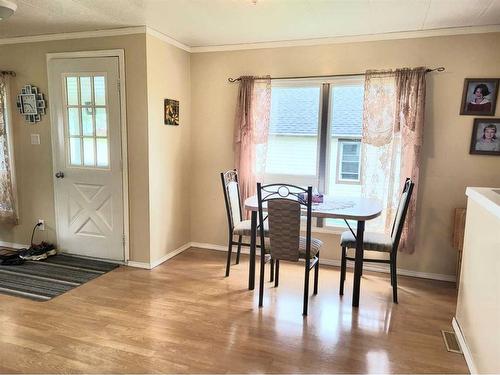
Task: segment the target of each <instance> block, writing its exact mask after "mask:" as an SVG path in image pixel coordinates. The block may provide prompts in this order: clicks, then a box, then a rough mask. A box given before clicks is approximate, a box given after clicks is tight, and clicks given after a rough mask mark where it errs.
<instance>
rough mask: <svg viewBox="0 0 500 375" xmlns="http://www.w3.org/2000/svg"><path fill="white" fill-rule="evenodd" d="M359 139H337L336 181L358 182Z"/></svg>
mask: <svg viewBox="0 0 500 375" xmlns="http://www.w3.org/2000/svg"><path fill="white" fill-rule="evenodd" d="M360 158H361V141H360V140H345V139H340V140H339V156H338V174H337V181H338V182H339V183H343V182H353V183H359V181H360V173H361V169H360V167H361V160H360Z"/></svg>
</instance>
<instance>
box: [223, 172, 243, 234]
mask: <svg viewBox="0 0 500 375" xmlns="http://www.w3.org/2000/svg"><path fill="white" fill-rule="evenodd" d="M220 178H221V182H222V189H223V191H224V202H225V203H226V214H227V221H228V225H229V230H230V232H231V233H232V232H233V229H234V227H235V226H236V225H238V224H239V223H240V222H241V221H242V220H243V219H242V212H241V201H240V185H239V184H238V172H237V171H236V169H230V170H229V171H226V172H221V174H220Z"/></svg>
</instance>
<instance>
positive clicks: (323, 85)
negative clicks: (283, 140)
mask: <svg viewBox="0 0 500 375" xmlns="http://www.w3.org/2000/svg"><path fill="white" fill-rule="evenodd" d="M271 85H272V88H274V87H313V86H316V85H318V86H319V89H320V98H319V109H318V111H319V112H318V115H319V116H318V145H317V150H318V152H317V155H316V157H317V161H316V168H317V170H316V175H288V174H265V173H264V174H263V175H262V176H260V177H261V178H262V180H263V181H264V183H279V182H283V181H287V182H289V183H291V184H295V185H312V186H313V187H317V189H318V191H319V192H320V193H322V192H325V191H327V190H328V181H330V163H331V160H330V158H329V157H328V155H330V150H331V143H332V142H331V138H332V134H331V114H332V113H333V108H332V100H330V97H331V93H332V89H333V88H334V87H335V86H359V85H362V86H363V85H364V77H362V76H346V77H341V78H331V79H324V78H307V79H283V80H273V81H272V83H271ZM325 111H326V114H324V112H325ZM349 138H350V139H357V140H360V136H359V135H355V136H352V137H350V136H340V137H339V141H340V140H341V139H342V140H344V139H345V140H347V139H349ZM361 152H362V148H361V149H360V163H359V177H360V180H359V182H358V181H353V180H343V181H339V182H341V183H342V184H351V185H359V184H361V168H362V166H361V157H362V155H361ZM336 162H337V163H338V162H339V157H338V156H337V160H336ZM336 170H337V172H336V173H337V176H338V171H339V168H338V167H337V168H336ZM337 176H336V179H337ZM353 224H354V223H353ZM352 226H353V225H352V224H351V227H352ZM354 227H355V224H354ZM345 228H347V226H346V225H343V226H330V225H324V224H323V220H322V219H318V220H317V226H315V227H314V228H313V231H315V232H329V233H332V232H333V233H342V232H343V231H344V230H345Z"/></svg>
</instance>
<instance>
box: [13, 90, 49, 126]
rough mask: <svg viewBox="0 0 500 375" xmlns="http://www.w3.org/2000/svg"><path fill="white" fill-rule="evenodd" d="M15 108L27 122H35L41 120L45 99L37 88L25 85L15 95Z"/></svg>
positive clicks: (43, 113)
mask: <svg viewBox="0 0 500 375" xmlns="http://www.w3.org/2000/svg"><path fill="white" fill-rule="evenodd" d="M17 109H18V110H19V113H20V114H22V115H23V116H24V118H25V120H26V121H28V122H29V123H32V124H34V123H36V122H39V121H41V120H42V115H45V99H44V98H43V94H42V93H40V92H38V88H36V87H35V86H31V85H26V86H24V87H23V88H22V89H21V93H20V94H19V95H18V96H17Z"/></svg>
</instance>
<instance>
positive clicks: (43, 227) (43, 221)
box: [38, 219, 45, 230]
mask: <svg viewBox="0 0 500 375" xmlns="http://www.w3.org/2000/svg"><path fill="white" fill-rule="evenodd" d="M38 224H42V225H39V226H38V230H45V220H43V219H38Z"/></svg>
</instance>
